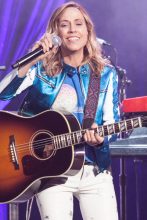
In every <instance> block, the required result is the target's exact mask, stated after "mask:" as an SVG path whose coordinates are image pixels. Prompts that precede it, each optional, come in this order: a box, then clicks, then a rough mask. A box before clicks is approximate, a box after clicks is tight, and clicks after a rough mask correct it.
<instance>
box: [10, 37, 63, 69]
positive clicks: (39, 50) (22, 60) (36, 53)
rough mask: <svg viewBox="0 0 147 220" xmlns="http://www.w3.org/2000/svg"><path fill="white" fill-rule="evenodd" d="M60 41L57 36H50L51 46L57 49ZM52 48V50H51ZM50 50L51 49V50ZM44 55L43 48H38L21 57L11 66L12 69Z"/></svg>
mask: <svg viewBox="0 0 147 220" xmlns="http://www.w3.org/2000/svg"><path fill="white" fill-rule="evenodd" d="M61 43H62V41H61V38H60V37H59V36H57V35H52V44H53V47H59V46H60V45H61ZM53 47H52V48H53ZM52 48H51V49H52ZM42 54H44V52H43V48H42V47H41V46H40V47H38V48H37V49H35V50H33V51H32V52H30V53H28V54H26V55H25V56H23V57H22V58H20V59H19V60H17V61H16V63H14V64H13V65H12V68H13V69H15V68H18V67H21V66H23V65H25V64H27V63H29V62H31V61H32V60H34V59H35V58H36V57H39V56H40V55H42Z"/></svg>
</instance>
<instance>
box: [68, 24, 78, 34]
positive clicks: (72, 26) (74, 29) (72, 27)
mask: <svg viewBox="0 0 147 220" xmlns="http://www.w3.org/2000/svg"><path fill="white" fill-rule="evenodd" d="M69 31H70V32H75V31H76V26H75V25H74V24H70V28H69Z"/></svg>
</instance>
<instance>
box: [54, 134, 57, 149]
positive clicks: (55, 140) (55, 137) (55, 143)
mask: <svg viewBox="0 0 147 220" xmlns="http://www.w3.org/2000/svg"><path fill="white" fill-rule="evenodd" d="M54 146H55V149H58V139H57V136H54Z"/></svg>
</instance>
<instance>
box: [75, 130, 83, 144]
mask: <svg viewBox="0 0 147 220" xmlns="http://www.w3.org/2000/svg"><path fill="white" fill-rule="evenodd" d="M75 137H76V140H77V144H78V143H80V141H81V137H82V133H81V131H77V132H75Z"/></svg>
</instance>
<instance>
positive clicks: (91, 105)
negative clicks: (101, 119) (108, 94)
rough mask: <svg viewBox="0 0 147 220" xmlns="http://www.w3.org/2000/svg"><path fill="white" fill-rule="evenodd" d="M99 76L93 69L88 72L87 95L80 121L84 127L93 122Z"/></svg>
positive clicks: (97, 97)
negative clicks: (81, 120) (82, 116)
mask: <svg viewBox="0 0 147 220" xmlns="http://www.w3.org/2000/svg"><path fill="white" fill-rule="evenodd" d="M100 78H101V76H100V74H99V75H96V74H95V73H94V72H93V71H92V73H91V74H90V81H89V86H88V95H87V100H86V105H85V108H84V118H83V123H82V127H83V128H84V129H86V128H90V127H91V125H92V124H93V122H94V118H95V114H96V110H97V106H98V100H99V93H100Z"/></svg>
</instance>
